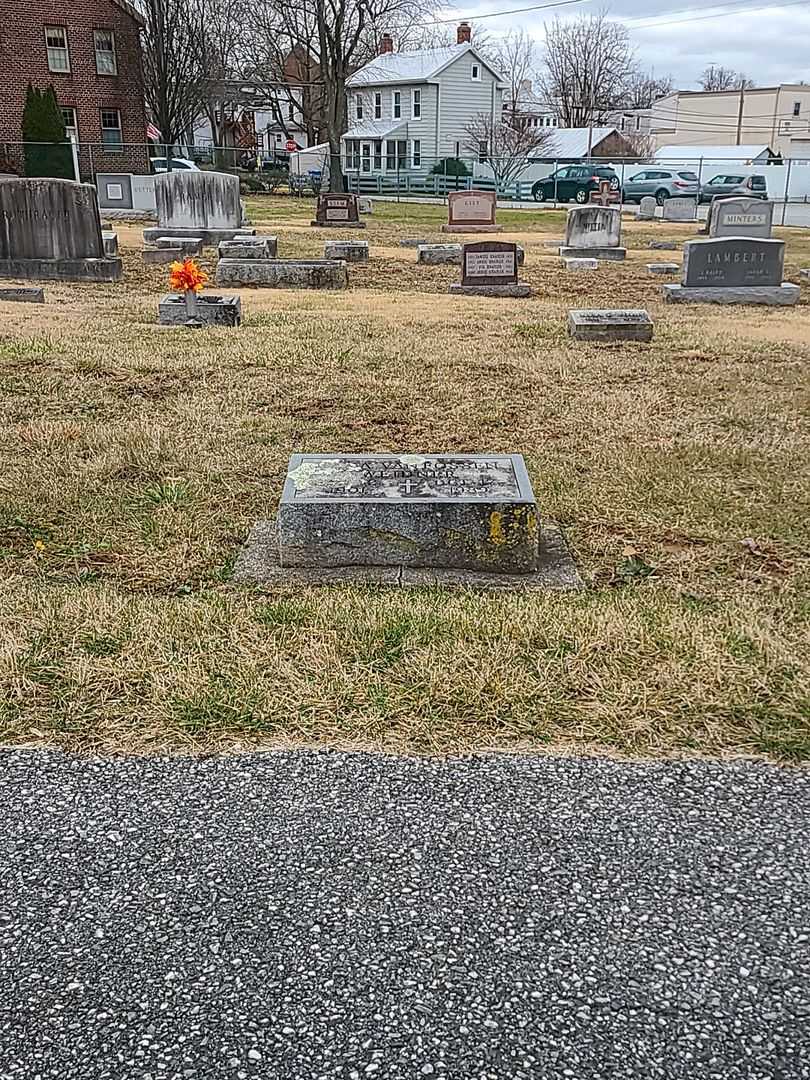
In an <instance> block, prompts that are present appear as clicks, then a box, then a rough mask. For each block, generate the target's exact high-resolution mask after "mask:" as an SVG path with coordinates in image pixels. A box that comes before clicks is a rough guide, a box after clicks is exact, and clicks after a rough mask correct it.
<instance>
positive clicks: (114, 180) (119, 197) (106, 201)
mask: <svg viewBox="0 0 810 1080" xmlns="http://www.w3.org/2000/svg"><path fill="white" fill-rule="evenodd" d="M155 179H156V177H154V176H138V175H137V174H135V173H96V190H97V191H98V205H99V206H100V207H101V209H102V210H103V211H104V212H105V213H106V214H109V213H110V212H111V211H116V210H121V211H127V210H137V211H138V212H139V213H140V212H144V211H145V212H147V213H148V212H150V211H154V209H155V206H156V204H155ZM122 216H123V214H122Z"/></svg>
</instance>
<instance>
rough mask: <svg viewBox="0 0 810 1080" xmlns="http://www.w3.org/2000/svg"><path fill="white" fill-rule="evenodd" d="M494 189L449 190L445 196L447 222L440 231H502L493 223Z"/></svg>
mask: <svg viewBox="0 0 810 1080" xmlns="http://www.w3.org/2000/svg"><path fill="white" fill-rule="evenodd" d="M497 201H498V200H497V196H496V195H495V192H494V191H475V190H471V191H451V192H450V194H449V195H448V196H447V224H446V225H442V232H449V233H465V232H466V233H475V232H503V228H502V226H500V225H496V223H495V209H496V206H497Z"/></svg>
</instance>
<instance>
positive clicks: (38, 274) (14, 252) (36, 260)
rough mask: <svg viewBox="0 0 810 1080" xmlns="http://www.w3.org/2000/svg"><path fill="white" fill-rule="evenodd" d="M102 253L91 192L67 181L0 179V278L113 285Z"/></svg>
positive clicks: (114, 261)
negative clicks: (103, 282) (108, 283)
mask: <svg viewBox="0 0 810 1080" xmlns="http://www.w3.org/2000/svg"><path fill="white" fill-rule="evenodd" d="M120 276H121V260H120V258H118V257H112V258H111V257H108V256H106V255H105V253H104V241H103V239H102V236H101V219H100V217H99V210H98V203H97V201H96V189H95V187H93V185H92V184H76V183H74V182H73V181H72V180H52V179H45V178H26V179H21V178H19V177H12V178H10V179H2V180H0V277H11V278H33V279H35V280H40V279H41V280H59V279H63V280H65V281H82V280H90V281H114V280H117V279H118V278H120Z"/></svg>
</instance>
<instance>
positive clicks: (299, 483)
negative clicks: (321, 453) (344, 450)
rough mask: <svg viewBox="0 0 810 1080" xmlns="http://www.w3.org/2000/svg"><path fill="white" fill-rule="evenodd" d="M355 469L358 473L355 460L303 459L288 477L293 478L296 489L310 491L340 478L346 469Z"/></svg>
mask: <svg viewBox="0 0 810 1080" xmlns="http://www.w3.org/2000/svg"><path fill="white" fill-rule="evenodd" d="M346 469H348V470H350V471H351V470H352V469H354V470H355V471H356V472H357V473H358V475H359V473H360V469H359V467H358V466H356V465H354V464H353V462H344V461H341V460H340V458H326V459H324V460H322V461H302V462H301V464H300V465H299V466H298V468H297V469H290V471H289V472H288V473H287V478H288V479H289V480H292V482H293V484H294V485H295V490H296V491H297V492H298V491H308V490H309V489H310V488H313V487H320V486H321V485H322V484H324V483H325V482H326V483H328V482H329V480H330V479H333V478H340V476H342V474H343V473H344V471H345V470H346Z"/></svg>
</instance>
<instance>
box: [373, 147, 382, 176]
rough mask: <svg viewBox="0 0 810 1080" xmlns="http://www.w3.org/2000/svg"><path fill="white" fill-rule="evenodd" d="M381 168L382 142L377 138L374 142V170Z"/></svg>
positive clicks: (378, 170)
mask: <svg viewBox="0 0 810 1080" xmlns="http://www.w3.org/2000/svg"><path fill="white" fill-rule="evenodd" d="M381 170H382V142H381V141H380V140H379V139H378V140H377V141H376V142H375V143H374V171H375V172H380V171H381Z"/></svg>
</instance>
